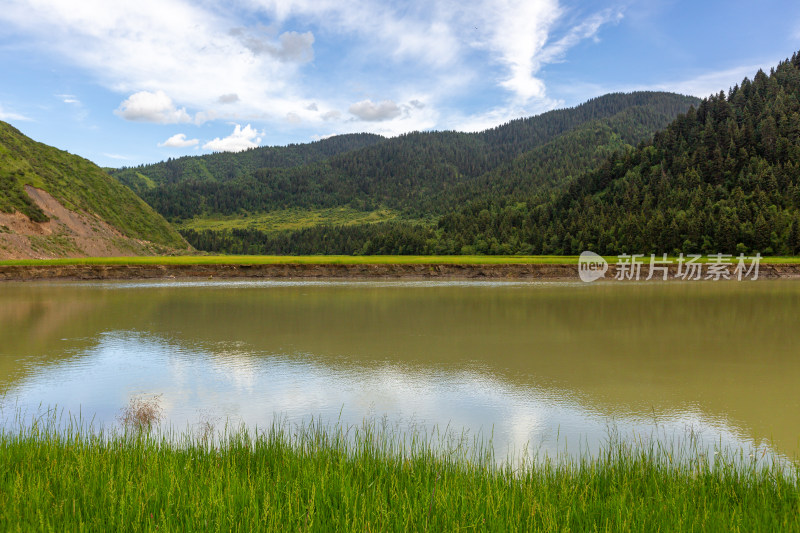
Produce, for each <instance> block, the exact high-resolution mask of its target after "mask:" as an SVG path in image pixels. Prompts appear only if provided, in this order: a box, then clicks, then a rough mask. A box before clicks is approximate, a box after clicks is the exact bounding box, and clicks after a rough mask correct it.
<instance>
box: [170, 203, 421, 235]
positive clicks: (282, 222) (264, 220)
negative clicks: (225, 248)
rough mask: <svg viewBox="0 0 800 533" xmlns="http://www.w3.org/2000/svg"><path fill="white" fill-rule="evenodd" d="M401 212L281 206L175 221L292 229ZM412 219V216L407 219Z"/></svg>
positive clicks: (199, 226) (203, 226)
mask: <svg viewBox="0 0 800 533" xmlns="http://www.w3.org/2000/svg"><path fill="white" fill-rule="evenodd" d="M400 218H401V217H400V215H399V214H398V213H396V212H395V211H392V210H390V209H376V210H374V211H358V210H356V209H353V208H351V207H331V208H328V209H281V210H277V211H270V212H268V213H255V214H248V215H245V216H242V215H229V216H224V215H213V216H203V217H195V218H193V219H191V220H185V221H183V222H181V223H179V224H175V228H176V229H178V230H186V229H192V230H195V231H204V230H212V231H221V230H230V229H255V230H259V231H264V232H273V231H292V230H299V229H303V228H309V227H312V226H318V225H320V224H330V225H332V226H350V225H354V224H373V223H376V222H388V221H391V220H398V219H400ZM403 220H406V221H412V222H413V220H410V219H403Z"/></svg>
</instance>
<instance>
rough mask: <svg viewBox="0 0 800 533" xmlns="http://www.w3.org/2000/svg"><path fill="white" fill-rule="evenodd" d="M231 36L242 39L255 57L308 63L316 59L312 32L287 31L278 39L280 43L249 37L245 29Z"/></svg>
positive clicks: (233, 32) (240, 29)
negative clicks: (264, 55)
mask: <svg viewBox="0 0 800 533" xmlns="http://www.w3.org/2000/svg"><path fill="white" fill-rule="evenodd" d="M231 34H232V35H234V36H236V37H240V38H241V39H242V44H244V46H245V47H246V48H247V49H248V50H250V51H251V52H252V53H253V54H255V55H261V54H267V55H269V56H272V57H274V58H275V59H278V60H280V61H294V62H297V63H306V62H308V61H311V60H312V59H314V46H313V45H314V34H313V33H311V32H310V31H307V32H305V33H297V32H296V31H287V32H285V33H282V34H281V35H280V37H278V42H277V43H276V42H274V41H272V40H271V39H264V38H259V37H256V36H253V35H248V34H247V33H246V31H245V30H244V29H243V28H235V29H233V30H231Z"/></svg>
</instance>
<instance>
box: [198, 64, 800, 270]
mask: <svg viewBox="0 0 800 533" xmlns="http://www.w3.org/2000/svg"><path fill="white" fill-rule="evenodd" d="M602 130H603V128H602V127H598V129H597V130H595V131H596V132H598V134H599V135H601V136H602ZM591 133H592V132H586V131H582V132H580V135H591ZM564 142H567V141H564ZM601 142H602V141H601ZM568 144H569V143H568ZM581 144H582V143H578V145H581ZM555 152H556V153H557V154H558V153H560V151H559V150H555ZM566 153H567V154H569V155H568V156H566V157H564V158H563V161H559V162H558V163H557V164H554V165H553V168H556V169H557V168H562V169H564V168H568V165H569V163H568V162H567V160H569V159H570V158H573V157H574V154H575V153H577V152H576V151H575V150H574V149H572V148H570V149H569V150H566ZM543 160H544V161H546V160H547V158H546V157H544V158H542V157H533V159H532V160H531V163H532V164H533V165H534V166H541V165H542V164H543V163H542V161H543ZM522 161H525V156H523V158H521V159H518V160H515V162H512V163H506V164H505V165H504V166H500V167H498V169H496V172H497V173H498V174H499V175H501V176H502V177H500V178H494V176H490V175H486V176H483V177H481V178H479V179H478V180H476V182H475V185H476V190H482V191H486V194H485V197H482V198H477V199H475V198H473V199H472V200H469V196H470V195H469V194H465V195H463V196H458V195H456V197H457V198H459V199H462V200H464V201H463V203H462V204H461V206H460V207H458V208H454V209H452V210H451V211H450V212H449V213H446V214H444V215H443V216H442V217H441V218H440V219H439V221H438V223H437V224H436V225H435V227H430V226H421V225H412V224H403V223H398V222H392V223H386V224H377V225H372V226H351V227H315V228H307V229H304V230H301V231H296V232H283V233H280V234H275V235H268V234H263V233H261V234H259V233H258V232H255V231H253V230H239V231H238V233H237V232H235V231H234V232H229V233H228V234H218V235H211V234H202V233H195V234H191V233H188V234H187V235H188V236H189V240H190V241H193V242H197V243H198V245H200V246H203V247H207V248H209V249H217V250H226V249H238V250H239V251H248V250H249V251H259V252H262V253H263V252H273V253H310V252H312V251H314V250H317V251H319V252H322V253H413V254H425V253H495V254H508V253H525V254H578V253H580V252H582V251H584V250H593V251H595V252H599V253H601V254H607V255H615V254H619V253H624V252H628V253H643V254H649V253H671V254H677V253H681V252H683V253H701V254H714V253H730V254H738V253H746V254H755V253H762V254H767V255H769V254H780V255H789V254H792V255H795V254H798V253H800V55H798V54H795V55H793V56H792V58H791V59H790V60H786V61H784V62H782V63H780V64H779V65H778V66H777V67H776V68H774V69H772V70H771V71H770V72H769V74H767V73H765V72H762V71H759V72H758V73H756V74H755V76H754V77H753V79H752V80H751V79H747V78H746V79H745V80H743V81H742V83H741V84H739V85H737V86H735V87H733V88H731V89H730V90H729V91H728V92H727V93H725V92H720V93H719V94H717V95H714V96H712V97H709V98H707V99H705V100H703V101H702V103H700V104H699V106H697V108H696V109H689V110H688V112H686V113H685V114H683V115H681V116H679V117H678V118H677V119H675V120H674V121H673V122H672V123H671V124H670V125H669V126H668V127H666V129H664V130H663V131H661V132H659V133H657V134H656V135H655V136H654V138H653V139H652V140H651V141H648V142H646V143H644V144H642V145H640V146H639V147H637V148H636V149H635V150H630V149H629V150H620V151H616V152H615V153H614V154H612V155H610V156H609V157H608V158H606V159H605V160H603V161H602V163H601V164H600V165H599V166H598V167H597V168H595V169H594V170H590V171H588V172H583V173H581V174H580V175H578V177H577V178H575V179H571V180H567V182H566V183H565V184H564V185H563V188H562V189H558V188H557V187H556V188H551V189H550V190H549V191H548V190H539V191H538V192H535V191H530V190H526V189H525V187H524V186H518V185H516V183H515V180H514V179H510V176H512V175H513V174H514V172H513V171H512V170H511V169H512V168H513V166H514V165H515V164H519V165H522ZM565 165H566V166H565ZM544 166H545V167H546V168H547V167H549V165H547V164H544ZM573 172H574V170H573V169H569V170H562V174H564V173H570V174H571V173H573ZM550 173H552V174H553V175H556V176H557V175H558V170H551V171H545V172H541V171H535V172H534V171H528V172H526V173H523V174H526V175H527V176H533V175H538V176H544V178H545V179H547V177H548V175H549V174H550ZM531 179H533V178H531ZM481 180H482V181H481ZM522 182H523V183H525V181H524V179H523V181H522ZM461 187H468V186H464V185H462V186H461ZM456 190H459V188H458V187H457V188H456Z"/></svg>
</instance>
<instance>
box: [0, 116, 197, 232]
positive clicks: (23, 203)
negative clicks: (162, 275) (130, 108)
mask: <svg viewBox="0 0 800 533" xmlns="http://www.w3.org/2000/svg"><path fill="white" fill-rule="evenodd" d="M26 185H30V186H32V187H36V188H37V189H41V190H43V191H45V192H47V193H49V194H50V195H52V196H53V197H54V198H55V199H56V200H57V201H58V202H59V203H60V204H61V205H63V207H65V208H67V209H68V210H70V211H75V212H83V213H85V214H88V215H89V216H91V215H96V216H97V217H99V218H100V219H102V220H103V221H105V222H106V223H108V224H109V225H111V226H113V227H114V228H116V229H117V230H119V232H120V233H122V234H123V235H124V236H126V237H129V238H131V239H137V240H145V241H150V242H152V243H154V244H158V245H162V246H166V247H171V248H186V243H185V241H184V240H183V239H182V238H181V236H180V235H179V234H178V233H177V232H176V231H175V230H174V229H173V228H172V227H170V225H169V224H168V223H167V222H166V221H165V220H164V219H163V218H162V217H161V216H160V215H159V214H157V213H155V212H154V211H153V210H152V209H151V208H150V207H149V206H148V205H147V204H146V203H145V202H143V201H142V200H141V199H140V198H138V197H137V196H136V195H135V194H134V193H133V192H131V191H130V189H128V188H127V187H125V186H123V185H121V184H120V183H119V182H118V181H116V180H114V179H113V178H111V177H110V176H109V175H108V174H106V173H105V172H104V171H103V170H101V169H100V168H99V167H98V166H97V165H95V164H94V163H92V162H91V161H88V160H86V159H83V158H81V157H78V156H75V155H72V154H69V153H67V152H64V151H61V150H58V149H56V148H53V147H51V146H47V145H45V144H42V143H38V142H35V141H33V140H31V139H29V138H28V137H26V136H24V135H23V134H22V133H20V132H19V131H18V130H17V129H15V128H14V127H12V126H11V125H9V124H7V123H5V122H0V212H2V213H14V212H17V211H19V212H21V213H23V214H25V215H27V216H28V217H29V218H30V219H31V220H33V221H35V222H46V221H47V220H48V216H47V214H46V213H45V212H44V211H43V210H42V209H41V208H40V207H39V206H37V205H36V203H35V202H34V201H33V200H32V199H31V198H30V196H29V195H28V194H27V193H26V191H25V186H26Z"/></svg>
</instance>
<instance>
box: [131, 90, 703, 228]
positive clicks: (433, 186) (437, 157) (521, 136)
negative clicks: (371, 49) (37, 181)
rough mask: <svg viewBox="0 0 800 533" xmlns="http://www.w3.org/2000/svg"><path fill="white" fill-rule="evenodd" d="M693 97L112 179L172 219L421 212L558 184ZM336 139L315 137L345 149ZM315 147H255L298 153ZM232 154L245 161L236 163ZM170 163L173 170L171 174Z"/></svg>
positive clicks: (595, 103) (593, 105) (619, 101)
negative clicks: (344, 209)
mask: <svg viewBox="0 0 800 533" xmlns="http://www.w3.org/2000/svg"><path fill="white" fill-rule="evenodd" d="M697 102H698V100H697V99H694V98H691V97H686V96H681V95H676V94H670V93H656V92H640V93H631V94H611V95H606V96H603V97H600V98H595V99H593V100H590V101H589V102H586V103H584V104H582V105H580V106H577V107H575V108H571V109H562V110H557V111H551V112H548V113H543V114H542V115H538V116H536V117H530V118H526V119H520V120H515V121H512V122H510V123H508V124H504V125H502V126H499V127H497V128H493V129H491V130H487V131H484V132H480V133H459V132H424V133H421V132H415V133H409V134H406V135H401V136H399V137H396V138H392V139H383V140H378V141H377V142H374V141H375V138H374V136H368V137H363V138H362V137H358V136H346V137H347V139H349V141H348V142H349V143H350V144H352V143H353V142H354V141H355V140H359V141H361V142H362V144H365V146H363V147H360V148H356V149H352V150H344V149H343V150H342V151H339V152H338V153H335V154H334V155H331V156H330V157H325V158H323V157H320V158H319V159H317V160H315V161H312V162H310V163H303V164H294V162H297V161H300V160H301V159H302V158H299V157H297V158H294V159H292V158H289V157H283V158H277V157H276V158H273V160H272V162H271V163H270V164H269V165H266V164H264V165H263V166H262V167H261V168H259V169H257V170H254V171H249V170H247V169H249V168H251V167H252V164H254V163H252V161H256V160H257V159H258V158H257V157H256V156H257V154H259V153H261V152H259V150H262V149H256V150H251V151H250V152H244V153H243V154H215V155H214V156H203V157H201V158H183V159H181V160H175V161H170V162H167V163H160V164H158V165H151V166H148V167H142V168H137V169H124V170H121V171H118V172H115V176H117V177H118V178H119V179H120V180H122V181H123V182H125V183H128V184H129V185H131V186H132V187H133V188H134V189H135V190H137V191H138V192H139V193H140V194H141V195H142V197H143V198H144V199H145V200H146V201H147V202H148V203H150V204H151V205H152V206H153V207H154V208H155V209H156V210H158V211H159V212H160V213H162V214H163V215H164V216H166V217H168V218H170V219H171V220H180V219H187V218H192V217H197V216H206V215H231V214H237V213H243V212H248V213H259V212H268V211H273V210H280V209H287V208H302V209H317V208H330V207H337V206H349V207H351V208H354V209H358V210H362V211H371V210H373V209H376V208H378V207H387V208H390V209H393V210H396V211H400V212H402V213H404V214H405V215H406V216H408V217H412V218H424V217H430V216H433V215H438V214H442V213H444V212H446V211H447V210H448V209H449V206H450V205H453V203H454V202H463V201H464V199H466V198H473V197H484V196H485V194H486V192H487V186H488V187H491V188H492V189H496V190H497V191H503V190H506V191H521V190H524V191H525V192H526V193H530V192H531V191H533V190H539V189H540V188H542V187H552V186H560V185H561V184H563V182H564V181H565V180H566V179H567V178H569V177H570V176H573V175H577V173H580V172H582V171H584V170H586V169H587V168H590V167H591V166H592V165H594V164H596V163H597V162H599V161H601V160H602V159H603V158H604V157H606V156H607V155H608V154H609V153H611V152H613V151H614V150H617V149H621V148H623V147H624V146H625V145H629V146H630V145H635V144H637V143H638V142H640V141H641V140H644V139H647V138H649V137H650V136H651V135H652V134H653V133H654V132H655V131H657V130H658V129H660V128H663V127H664V126H666V125H667V124H668V123H669V122H670V121H671V120H672V119H673V118H674V117H675V116H677V114H678V113H680V112H683V111H686V110H687V109H688V108H689V107H690V106H691V105H692V104H696V103H697ZM337 139H338V138H337V137H334V138H332V139H327V140H326V141H322V142H321V143H323V142H331V143H333V142H337V143H339V144H338V145H339V146H342V147H346V146H347V145H348V143H344V144H342V143H343V142H344V140H337ZM367 140H368V141H369V142H367ZM321 143H312V144H311V145H299V146H295V147H287V148H285V149H278V148H273V149H263V150H272V151H274V150H278V151H280V150H286V149H289V148H291V150H292V152H293V153H300V152H303V151H304V150H310V149H311V148H310V147H312V146H315V145H318V144H319V145H321ZM329 152H331V151H329ZM314 153H315V154H317V155H318V154H319V153H320V151H319V150H315V151H314ZM213 157H217V158H219V160H220V161H222V160H225V161H229V162H230V161H234V162H237V163H236V165H233V166H235V167H236V168H238V169H240V170H241V171H236V172H233V171H231V172H228V173H225V172H220V171H216V172H211V171H208V170H207V169H208V168H209V164H210V161H212V159H211V158H213ZM239 157H243V158H248V161H249V162H248V163H247V164H244V163H238V161H239ZM311 159H313V158H311ZM176 161H177V162H179V166H180V167H181V169H182V170H181V171H180V172H177V173H172V174H170V173H169V172H168V169H169V168H171V167H173V166H175V165H176ZM261 161H262V163H263V160H261ZM290 163H291V164H290ZM248 165H249V166H248ZM187 169H193V170H191V171H189V170H187ZM237 172H238V173H237ZM132 173H135V174H137V175H138V180H139V181H138V182H137V183H138V184H137V183H135V180H134V179H133V178H131V175H132ZM231 176H233V177H231ZM473 181H474V184H471V182H473ZM142 184H147V185H144V186H143V185H142Z"/></svg>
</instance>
